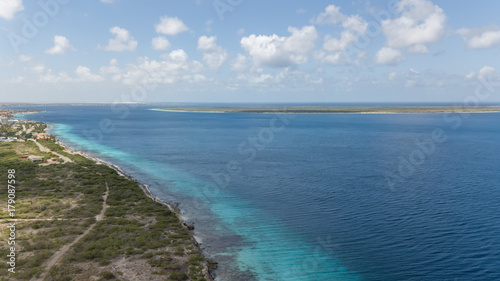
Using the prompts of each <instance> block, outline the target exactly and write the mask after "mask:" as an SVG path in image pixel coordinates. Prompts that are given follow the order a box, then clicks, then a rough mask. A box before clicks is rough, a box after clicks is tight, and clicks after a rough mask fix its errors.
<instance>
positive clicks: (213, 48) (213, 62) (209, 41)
mask: <svg viewBox="0 0 500 281" xmlns="http://www.w3.org/2000/svg"><path fill="white" fill-rule="evenodd" d="M198 50H202V51H203V60H204V61H205V62H206V63H207V65H208V66H209V67H210V68H212V69H217V68H219V67H220V66H221V65H222V64H223V63H224V62H225V61H226V60H227V52H226V50H224V49H223V48H222V47H220V46H217V37H216V36H211V37H207V36H201V37H200V38H199V39H198Z"/></svg>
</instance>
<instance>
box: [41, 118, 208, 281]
mask: <svg viewBox="0 0 500 281" xmlns="http://www.w3.org/2000/svg"><path fill="white" fill-rule="evenodd" d="M50 128H51V126H50V125H48V124H47V128H46V131H48V130H49V129H50ZM54 135H55V136H56V144H57V145H60V146H61V147H63V148H64V150H63V151H64V152H66V153H69V154H71V155H80V156H82V157H85V158H86V159H88V160H91V161H93V162H95V163H96V164H97V165H105V166H107V167H109V168H111V169H113V170H115V171H116V172H117V173H118V175H120V176H122V177H125V178H127V179H128V180H130V181H133V182H135V183H137V185H138V186H139V188H140V189H141V190H142V192H143V193H144V194H145V195H146V196H147V197H148V198H150V199H151V200H152V201H153V202H156V203H159V204H161V205H164V206H166V207H167V208H168V209H169V210H170V211H171V212H173V213H175V215H176V216H177V217H178V219H179V221H180V222H181V225H182V226H183V227H184V228H186V229H187V230H188V231H189V234H190V236H191V238H192V241H193V244H194V246H195V247H196V248H197V249H198V250H199V251H200V252H201V253H202V254H203V249H202V248H201V241H200V239H199V238H197V237H196V236H195V235H194V234H193V233H192V230H194V225H192V224H191V223H189V222H187V221H185V220H184V218H183V217H182V215H181V213H180V210H179V209H178V208H177V207H176V206H175V205H173V204H171V203H168V202H165V201H163V200H161V199H160V198H158V197H156V196H154V195H153V194H152V193H151V191H150V190H149V188H148V186H147V185H146V184H143V183H141V182H139V181H137V180H136V179H135V178H133V177H132V176H130V175H128V174H127V173H126V172H124V171H123V170H122V169H121V168H120V167H119V166H117V165H115V164H113V163H110V162H108V161H105V160H102V159H100V158H98V157H95V156H92V155H90V154H87V153H85V152H83V151H81V150H74V149H72V148H71V146H70V145H67V144H64V143H63V142H62V141H61V140H60V139H59V138H57V135H56V134H54ZM203 257H204V259H205V268H204V272H205V275H206V277H207V279H208V280H209V281H215V274H214V272H213V270H215V269H217V262H216V261H213V260H209V259H207V258H206V257H205V255H203Z"/></svg>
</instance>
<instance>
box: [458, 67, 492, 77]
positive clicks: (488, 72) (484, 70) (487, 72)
mask: <svg viewBox="0 0 500 281" xmlns="http://www.w3.org/2000/svg"><path fill="white" fill-rule="evenodd" d="M494 73H495V68H494V67H492V66H489V65H485V66H483V67H481V68H480V69H479V71H478V72H477V73H476V72H475V71H471V72H469V73H467V74H466V75H465V79H467V80H471V79H484V80H491V78H492V77H493V75H494Z"/></svg>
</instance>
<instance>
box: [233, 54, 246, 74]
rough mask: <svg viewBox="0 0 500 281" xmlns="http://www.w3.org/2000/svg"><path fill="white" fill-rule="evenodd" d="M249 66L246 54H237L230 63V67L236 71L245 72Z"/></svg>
mask: <svg viewBox="0 0 500 281" xmlns="http://www.w3.org/2000/svg"><path fill="white" fill-rule="evenodd" d="M249 68H250V65H249V61H248V58H247V56H245V55H242V54H238V55H237V56H236V58H235V59H234V60H233V61H232V63H231V69H232V70H234V71H236V72H245V71H247V70H248V69H249Z"/></svg>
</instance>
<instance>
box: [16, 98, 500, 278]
mask: <svg viewBox="0 0 500 281" xmlns="http://www.w3.org/2000/svg"><path fill="white" fill-rule="evenodd" d="M22 108H23V109H24V108H29V107H26V106H24V107H22ZM31 108H34V109H41V110H45V111H46V112H43V113H38V114H30V115H25V116H24V118H27V119H32V120H37V121H43V122H46V123H49V124H50V125H51V133H53V134H55V135H57V137H58V138H59V139H60V140H61V141H62V142H63V143H65V144H68V145H70V146H71V147H72V148H74V149H77V150H83V151H85V152H87V153H89V154H91V155H93V156H96V157H99V158H101V159H103V160H105V161H108V162H111V163H113V164H115V165H117V166H119V167H120V168H121V169H122V170H123V171H125V172H126V173H128V174H130V175H131V176H132V177H134V178H135V179H137V180H138V181H139V182H141V183H144V184H146V185H148V187H149V188H150V190H151V191H152V193H153V194H154V195H155V196H157V197H159V198H161V199H162V200H165V201H167V202H171V203H179V206H180V208H181V210H182V215H183V218H184V219H186V220H188V221H191V222H193V223H194V225H195V230H194V235H195V236H196V238H197V239H199V241H201V245H202V248H203V250H204V254H205V255H206V256H207V257H208V258H209V259H213V260H215V261H218V262H219V269H218V270H216V274H217V280H500V215H499V211H500V184H499V182H500V173H499V172H498V171H499V168H500V160H499V156H500V145H499V143H500V127H499V126H498V124H500V123H499V121H500V114H498V113H487V114H459V113H454V114H246V113H225V114H221V113H195V112H162V111H155V110H151V109H153V108H154V106H148V105H118V106H114V107H112V106H42V107H31Z"/></svg>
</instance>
